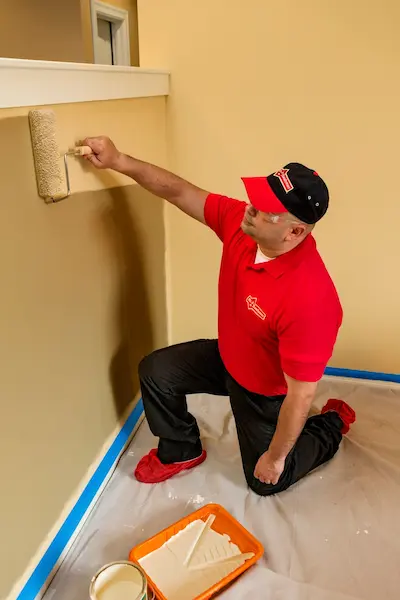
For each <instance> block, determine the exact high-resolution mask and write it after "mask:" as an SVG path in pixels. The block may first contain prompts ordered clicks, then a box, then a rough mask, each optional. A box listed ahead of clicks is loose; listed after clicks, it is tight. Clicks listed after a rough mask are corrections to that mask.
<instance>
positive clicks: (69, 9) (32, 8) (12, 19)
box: [0, 0, 86, 62]
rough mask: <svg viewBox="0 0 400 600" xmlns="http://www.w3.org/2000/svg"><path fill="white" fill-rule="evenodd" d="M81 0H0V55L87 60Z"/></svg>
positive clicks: (39, 58) (40, 58)
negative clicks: (56, 0) (58, 0)
mask: <svg viewBox="0 0 400 600" xmlns="http://www.w3.org/2000/svg"><path fill="white" fill-rule="evenodd" d="M80 10H81V9H80V0H68V1H67V2H52V1H51V0H34V1H32V0H12V2H10V1H9V0H0V15H1V17H0V56H1V57H7V58H27V59H32V60H60V61H70V62H86V55H85V48H84V45H83V36H82V27H81V14H80Z"/></svg>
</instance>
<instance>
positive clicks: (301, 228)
mask: <svg viewBox="0 0 400 600" xmlns="http://www.w3.org/2000/svg"><path fill="white" fill-rule="evenodd" d="M306 229H307V228H306V226H305V225H303V223H294V224H293V225H292V227H291V228H290V230H289V232H288V234H287V236H286V241H288V242H292V241H294V240H299V239H300V238H302V237H303V236H304V234H305V232H306Z"/></svg>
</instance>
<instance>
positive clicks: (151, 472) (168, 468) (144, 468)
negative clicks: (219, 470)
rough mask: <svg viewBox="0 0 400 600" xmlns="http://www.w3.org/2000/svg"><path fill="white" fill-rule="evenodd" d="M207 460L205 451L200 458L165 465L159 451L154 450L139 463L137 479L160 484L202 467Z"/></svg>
mask: <svg viewBox="0 0 400 600" xmlns="http://www.w3.org/2000/svg"><path fill="white" fill-rule="evenodd" d="M206 458H207V452H206V451H205V450H203V452H202V453H201V454H200V456H198V457H197V458H194V459H193V460H187V461H185V462H179V463H170V464H168V465H164V463H162V462H161V461H160V459H159V458H158V456H157V449H156V448H154V449H153V450H150V452H149V453H148V454H146V456H143V458H142V459H141V460H140V461H139V463H138V465H137V467H136V469H135V477H136V479H137V480H138V481H140V482H141V483H160V482H161V481H166V480H167V479H170V477H173V476H174V475H177V474H178V473H180V472H181V471H185V470H187V469H193V467H197V465H201V463H202V462H204V461H205V460H206Z"/></svg>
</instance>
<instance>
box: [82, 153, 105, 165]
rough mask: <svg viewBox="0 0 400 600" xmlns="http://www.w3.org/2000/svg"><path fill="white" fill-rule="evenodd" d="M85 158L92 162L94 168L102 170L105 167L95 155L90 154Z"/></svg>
mask: <svg viewBox="0 0 400 600" xmlns="http://www.w3.org/2000/svg"><path fill="white" fill-rule="evenodd" d="M85 158H86V160H88V161H90V162H91V163H92V165H93V166H94V167H97V168H101V167H102V166H103V165H102V163H101V162H100V161H99V159H98V158H97V156H96V155H95V154H88V155H87V156H86V157H85Z"/></svg>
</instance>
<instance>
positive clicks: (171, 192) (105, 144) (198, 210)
mask: <svg viewBox="0 0 400 600" xmlns="http://www.w3.org/2000/svg"><path fill="white" fill-rule="evenodd" d="M83 144H85V145H86V146H89V147H90V148H91V150H92V154H90V155H88V156H86V157H85V158H86V159H87V160H89V161H90V162H91V163H92V165H94V166H95V167H96V168H97V169H113V170H114V171H117V172H119V173H123V174H124V175H127V176H128V177H131V178H132V179H133V180H134V181H136V182H137V183H138V184H139V185H140V186H142V187H143V188H144V189H146V190H147V191H149V192H150V193H151V194H154V195H155V196H158V197H160V198H164V199H165V200H167V201H168V202H170V203H171V204H173V205H174V206H177V207H178V208H179V209H180V210H182V211H183V212H184V213H186V214H187V215H189V216H190V217H193V218H194V219H196V220H197V221H200V222H201V223H205V222H206V221H205V217H204V207H205V203H206V199H207V196H208V194H209V193H208V192H207V191H205V190H203V189H201V188H199V187H196V186H195V185H193V184H191V183H189V182H188V181H185V180H184V179H182V178H181V177H178V176H177V175H174V174H173V173H170V172H169V171H166V170H165V169H162V168H160V167H156V166H155V165H152V164H150V163H147V162H143V161H141V160H138V159H136V158H132V157H131V156H128V155H127V154H122V153H121V152H119V151H118V150H117V148H116V147H115V145H114V144H113V142H112V141H111V140H110V139H109V138H107V137H92V138H87V139H86V140H84V142H83Z"/></svg>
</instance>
